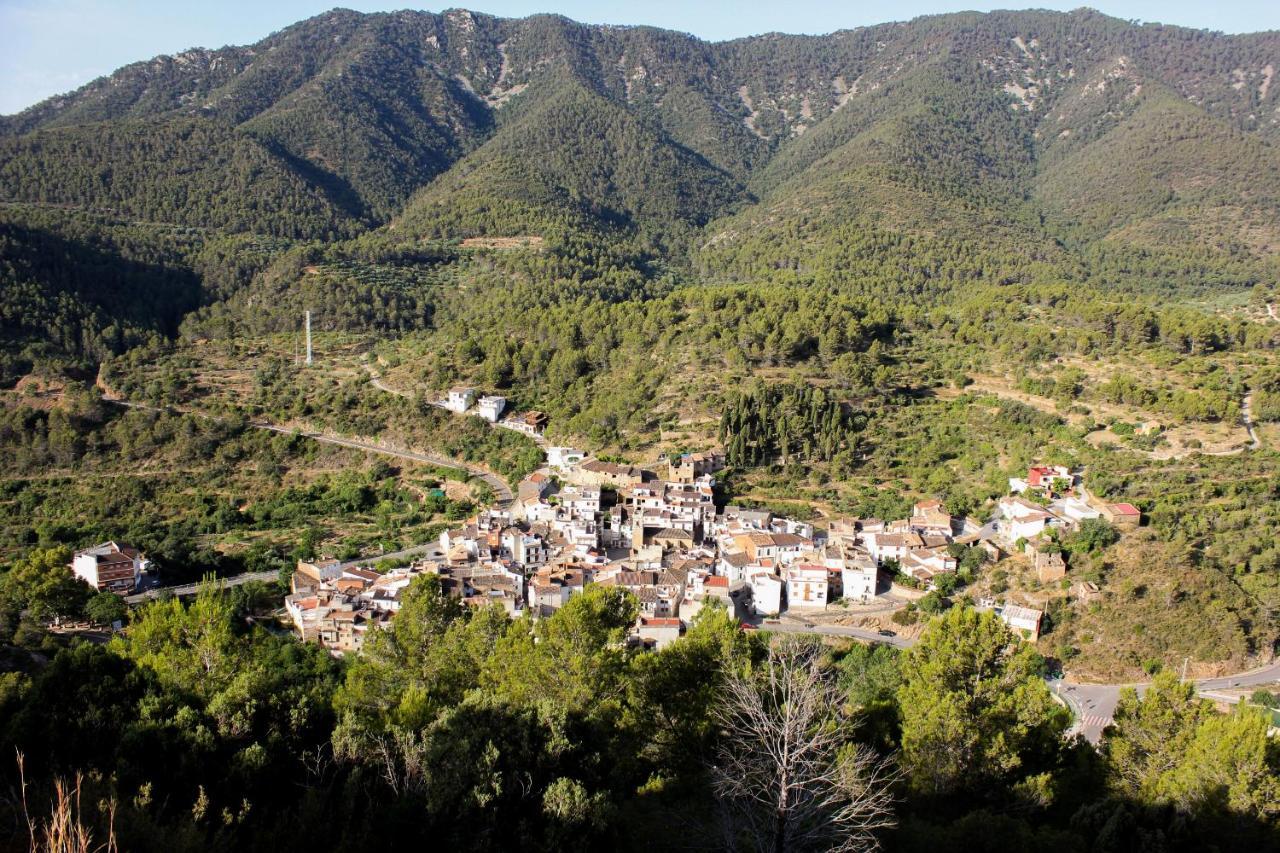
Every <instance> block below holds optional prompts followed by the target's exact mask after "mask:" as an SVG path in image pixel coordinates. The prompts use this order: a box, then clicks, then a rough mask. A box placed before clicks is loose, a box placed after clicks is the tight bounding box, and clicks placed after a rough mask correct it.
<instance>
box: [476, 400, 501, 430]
mask: <svg viewBox="0 0 1280 853" xmlns="http://www.w3.org/2000/svg"><path fill="white" fill-rule="evenodd" d="M506 407H507V398H506V397H498V396H492V395H491V396H488V397H481V398H480V402H479V403H477V404H476V413H477V414H478V415H480V417H482V418H484V419H485V420H486V421H488V422H489V423H491V424H496V423H497V422H498V418H500V417H502V410H503V409H505V408H506Z"/></svg>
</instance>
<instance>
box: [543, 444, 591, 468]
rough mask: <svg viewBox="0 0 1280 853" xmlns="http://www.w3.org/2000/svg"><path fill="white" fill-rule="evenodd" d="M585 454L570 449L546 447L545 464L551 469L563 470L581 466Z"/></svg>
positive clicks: (585, 456)
mask: <svg viewBox="0 0 1280 853" xmlns="http://www.w3.org/2000/svg"><path fill="white" fill-rule="evenodd" d="M586 458H587V454H585V453H583V452H582V451H581V450H577V449H575V448H572V447H548V448H547V464H548V465H550V466H551V467H552V468H559V469H561V470H564V469H566V468H572V467H574V466H575V465H579V464H581V462H582V460H583V459H586Z"/></svg>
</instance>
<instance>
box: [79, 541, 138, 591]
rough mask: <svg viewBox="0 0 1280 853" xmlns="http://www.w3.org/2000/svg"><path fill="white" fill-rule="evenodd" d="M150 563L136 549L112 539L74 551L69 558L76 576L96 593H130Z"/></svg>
mask: <svg viewBox="0 0 1280 853" xmlns="http://www.w3.org/2000/svg"><path fill="white" fill-rule="evenodd" d="M150 566H151V563H150V561H148V560H147V558H146V557H144V556H143V555H142V553H141V552H140V551H138V550H137V549H136V548H130V547H129V546H127V545H117V544H116V543H115V542H103V543H102V544H101V545H95V546H93V547H92V548H86V549H85V550H83V551H77V552H76V553H75V556H74V557H72V560H71V571H72V572H74V573H75V576H76V577H78V578H80V579H81V580H83V581H84V582H85V583H87V584H89V586H91V587H93V588H94V589H96V590H98V591H99V592H132V591H133V590H134V588H135V587H137V585H138V583H139V582H140V581H141V580H142V573H143V572H144V571H146V570H147V569H148V568H149V567H150Z"/></svg>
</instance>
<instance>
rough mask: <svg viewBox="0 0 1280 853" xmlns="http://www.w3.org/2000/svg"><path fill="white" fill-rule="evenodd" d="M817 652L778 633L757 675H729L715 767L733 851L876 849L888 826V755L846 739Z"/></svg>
mask: <svg viewBox="0 0 1280 853" xmlns="http://www.w3.org/2000/svg"><path fill="white" fill-rule="evenodd" d="M820 658H821V649H820V647H819V646H817V644H814V643H808V642H804V641H802V640H800V639H799V638H780V639H779V641H777V642H776V643H775V644H774V645H773V646H772V648H771V649H770V650H769V657H768V660H767V661H766V662H765V664H764V666H763V667H762V668H761V669H760V670H759V671H757V672H755V673H751V674H740V675H736V676H732V677H730V678H728V679H727V683H726V685H725V693H724V698H723V700H722V702H721V703H720V705H719V706H718V709H717V720H718V722H719V723H720V725H721V727H722V729H723V740H722V746H721V748H720V750H719V753H718V755H717V760H716V764H715V766H714V768H713V776H714V782H715V791H716V795H717V797H718V798H719V800H720V803H721V805H722V807H723V811H722V815H723V818H724V824H723V826H724V839H725V844H726V846H727V847H728V848H729V849H731V850H740V849H747V850H756V851H762V853H764V852H765V851H767V853H784V851H788V853H789V851H800V850H836V851H862V850H876V849H878V848H879V846H880V843H879V840H878V838H877V835H876V833H877V832H878V831H880V830H883V829H887V828H889V827H892V826H894V825H895V824H896V821H895V819H894V814H893V794H892V791H891V787H892V783H893V782H894V780H895V778H896V774H895V771H894V770H893V769H892V766H891V764H890V762H889V761H887V760H885V759H882V758H880V757H879V756H877V755H876V754H875V752H874V751H872V750H871V749H869V748H867V747H865V746H861V745H858V744H855V743H853V742H851V740H850V737H849V729H850V726H849V725H848V722H849V721H848V720H847V719H845V718H843V717H842V715H841V712H840V709H841V705H842V703H841V700H840V697H839V694H838V692H837V691H836V689H835V687H834V686H833V684H832V683H831V681H830V679H829V678H828V677H827V675H826V674H825V673H824V672H822V668H821V660H820Z"/></svg>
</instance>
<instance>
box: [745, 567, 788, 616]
mask: <svg viewBox="0 0 1280 853" xmlns="http://www.w3.org/2000/svg"><path fill="white" fill-rule="evenodd" d="M748 580H749V582H750V584H751V606H752V608H753V609H754V610H755V611H756V613H757V614H759V615H760V616H776V615H777V614H779V613H781V612H782V580H781V579H780V578H778V577H777V576H776V575H773V574H770V573H768V572H756V573H755V574H754V575H752V576H751V577H750V578H749V579H748Z"/></svg>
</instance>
